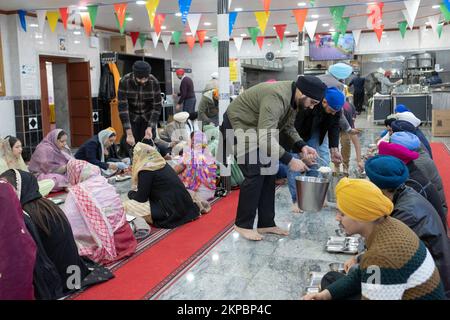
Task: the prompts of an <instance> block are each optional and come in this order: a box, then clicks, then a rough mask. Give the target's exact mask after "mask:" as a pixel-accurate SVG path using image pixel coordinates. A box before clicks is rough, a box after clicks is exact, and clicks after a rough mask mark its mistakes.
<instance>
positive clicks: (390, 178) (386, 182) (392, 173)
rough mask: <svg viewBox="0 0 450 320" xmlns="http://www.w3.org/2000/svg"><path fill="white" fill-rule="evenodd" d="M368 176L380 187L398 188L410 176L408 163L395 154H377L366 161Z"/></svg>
mask: <svg viewBox="0 0 450 320" xmlns="http://www.w3.org/2000/svg"><path fill="white" fill-rule="evenodd" d="M365 169H366V174H367V177H369V179H370V181H372V182H373V183H374V184H375V185H376V186H377V187H378V188H380V189H397V188H398V187H399V186H401V185H402V184H404V183H405V182H406V180H408V178H409V171H408V168H407V167H406V165H405V164H404V163H403V161H401V160H400V159H398V158H395V157H393V156H380V155H378V156H375V157H373V158H370V159H369V160H367V161H366V165H365Z"/></svg>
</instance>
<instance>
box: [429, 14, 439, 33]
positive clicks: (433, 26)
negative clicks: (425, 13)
mask: <svg viewBox="0 0 450 320" xmlns="http://www.w3.org/2000/svg"><path fill="white" fill-rule="evenodd" d="M428 22H430V25H431V29H433V31H434V32H437V26H438V24H439V15H436V16H432V17H429V18H428Z"/></svg>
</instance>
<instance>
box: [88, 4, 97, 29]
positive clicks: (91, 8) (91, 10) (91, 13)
mask: <svg viewBox="0 0 450 320" xmlns="http://www.w3.org/2000/svg"><path fill="white" fill-rule="evenodd" d="M87 8H88V12H89V18H90V19H91V24H92V28H94V26H95V21H96V20H97V10H98V6H97V5H92V6H87Z"/></svg>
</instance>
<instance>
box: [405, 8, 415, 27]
mask: <svg viewBox="0 0 450 320" xmlns="http://www.w3.org/2000/svg"><path fill="white" fill-rule="evenodd" d="M402 12H403V16H404V17H405V19H406V21H407V23H408V26H409V28H410V29H411V30H412V29H413V28H414V21H413V20H411V17H410V16H409V13H408V10H406V9H403V10H402Z"/></svg>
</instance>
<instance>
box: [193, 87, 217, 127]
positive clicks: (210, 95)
mask: <svg viewBox="0 0 450 320" xmlns="http://www.w3.org/2000/svg"><path fill="white" fill-rule="evenodd" d="M198 120H199V121H201V122H202V128H204V127H205V126H206V125H208V124H213V125H214V126H216V127H218V126H219V89H217V88H213V89H211V90H208V91H206V92H205V93H203V95H202V99H201V100H200V104H199V105H198Z"/></svg>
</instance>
